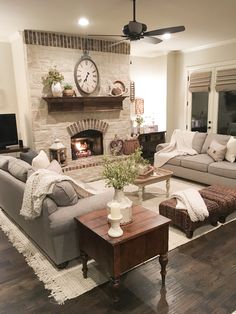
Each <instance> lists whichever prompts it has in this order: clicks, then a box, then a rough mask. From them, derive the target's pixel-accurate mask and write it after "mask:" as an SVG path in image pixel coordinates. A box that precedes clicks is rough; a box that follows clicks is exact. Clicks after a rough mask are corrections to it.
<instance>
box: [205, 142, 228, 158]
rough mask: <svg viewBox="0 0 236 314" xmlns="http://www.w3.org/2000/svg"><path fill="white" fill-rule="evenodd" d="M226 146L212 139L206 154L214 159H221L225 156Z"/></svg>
mask: <svg viewBox="0 0 236 314" xmlns="http://www.w3.org/2000/svg"><path fill="white" fill-rule="evenodd" d="M225 153H226V146H224V145H221V144H220V143H218V142H217V141H215V140H213V141H212V142H211V144H210V147H209V148H208V150H207V154H208V155H209V156H211V157H212V158H213V159H214V160H215V161H222V160H224V158H225Z"/></svg>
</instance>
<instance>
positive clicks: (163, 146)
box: [156, 143, 170, 152]
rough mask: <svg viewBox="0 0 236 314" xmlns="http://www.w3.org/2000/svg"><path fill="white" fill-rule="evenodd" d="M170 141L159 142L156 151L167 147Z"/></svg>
mask: <svg viewBox="0 0 236 314" xmlns="http://www.w3.org/2000/svg"><path fill="white" fill-rule="evenodd" d="M169 144H170V143H161V144H158V145H157V147H156V152H159V151H160V150H162V149H163V148H165V147H167V146H168V145H169Z"/></svg>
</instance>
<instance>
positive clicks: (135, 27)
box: [88, 0, 185, 45]
mask: <svg viewBox="0 0 236 314" xmlns="http://www.w3.org/2000/svg"><path fill="white" fill-rule="evenodd" d="M132 1H133V20H132V21H130V22H129V24H127V25H124V27H123V30H122V31H123V34H122V35H88V36H100V37H103V36H109V37H121V38H123V39H122V40H120V41H118V42H116V43H114V44H113V45H117V44H119V43H121V42H123V41H125V40H130V41H135V40H140V39H143V40H145V41H146V42H149V43H152V44H159V43H160V42H162V40H161V39H160V38H156V37H153V36H161V35H164V34H165V33H178V32H182V31H184V30H185V27H184V26H174V27H167V28H161V29H156V30H152V31H147V25H146V24H143V23H140V22H137V21H136V0H132Z"/></svg>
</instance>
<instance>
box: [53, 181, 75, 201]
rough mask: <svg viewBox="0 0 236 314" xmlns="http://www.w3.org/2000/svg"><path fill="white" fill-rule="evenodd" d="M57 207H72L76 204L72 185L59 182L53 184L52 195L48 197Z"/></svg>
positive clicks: (66, 182)
mask: <svg viewBox="0 0 236 314" xmlns="http://www.w3.org/2000/svg"><path fill="white" fill-rule="evenodd" d="M48 196H49V197H50V198H51V199H52V200H54V202H55V203H56V204H57V205H58V206H69V205H74V204H76V203H77V202H78V195H77V193H76V191H75V189H74V188H73V186H72V184H71V183H70V182H68V181H61V182H58V183H56V184H55V186H54V188H53V190H52V194H49V195H48Z"/></svg>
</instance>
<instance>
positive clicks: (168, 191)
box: [166, 179, 170, 197]
mask: <svg viewBox="0 0 236 314" xmlns="http://www.w3.org/2000/svg"><path fill="white" fill-rule="evenodd" d="M169 195H170V179H167V180H166V197H169Z"/></svg>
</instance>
